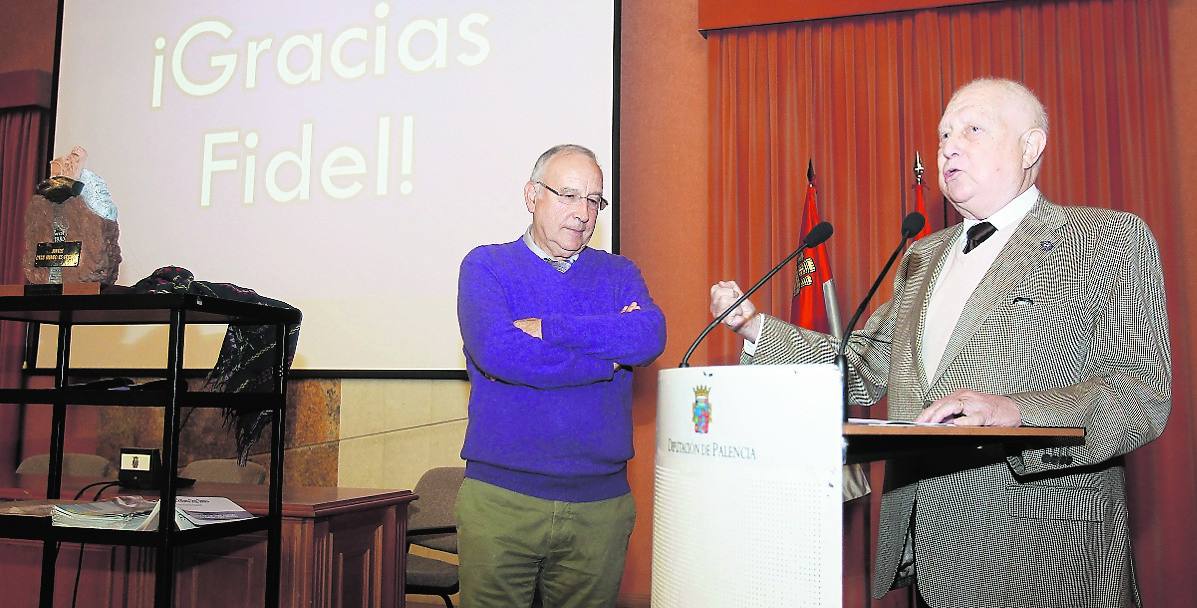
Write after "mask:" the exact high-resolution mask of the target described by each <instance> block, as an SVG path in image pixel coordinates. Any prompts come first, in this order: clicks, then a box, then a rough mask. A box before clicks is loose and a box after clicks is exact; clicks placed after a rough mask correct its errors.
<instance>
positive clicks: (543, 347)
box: [458, 258, 665, 388]
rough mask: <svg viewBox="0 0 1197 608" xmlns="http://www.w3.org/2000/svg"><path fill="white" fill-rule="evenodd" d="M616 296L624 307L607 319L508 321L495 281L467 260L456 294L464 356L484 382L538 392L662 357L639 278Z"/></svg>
mask: <svg viewBox="0 0 1197 608" xmlns="http://www.w3.org/2000/svg"><path fill="white" fill-rule="evenodd" d="M619 290H620V293H619V297H620V298H621V299H622V300H623V301H624V303H623V304H622V305H621V307H620V309H618V310H612V311H611V312H609V313H601V314H588V315H581V314H568V313H567V314H550V315H545V316H544V317H542V318H521V319H515V318H514V317H515V315H513V314H512V313H511V311H510V310H509V307H508V305H507V299H506V293H505V291H504V289H503V288H502V286H501V284H500V282H499V280H498V278H497V277H496V276H494V274H493V273H492V272H491V270H490V269H489V268H487V267H486V266H485V265H484V264H482V263H479V262H478V261H477V260H472V259H471V258H467V259H466V261H465V262H463V264H462V269H461V279H460V285H459V290H458V318H459V321H460V323H461V331H462V339H463V341H464V343H465V350H466V356H468V357H469V358H470V359H471V360H472V361H473V363H474V364H475V365H476V366H477V367H478V369H479V370H480V371H482V372H483V373H484V374H486V375H487V377H489V378H491V379H492V380H496V381H501V382H507V383H510V384H522V385H527V386H534V387H539V388H557V387H564V386H580V385H585V384H592V383H594V382H601V381H604V380H610V379H611V378H612V377H613V376H614V374H615V372H616V371H617V370H618V369H619V368H620V367H621V366H639V365H647V364H648V363H650V362H652V360H653V359H655V358H656V357H657V356H658V355H659V354H660V353H661V351H662V350H664V347H665V317H664V314H663V313H662V312H661V310H660V309H659V308H658V307H657V306H656V304H654V303H653V301H652V298H651V297H650V296H649V294H648V289H647V287H646V286H645V284H644V280H643V279H642V278H641V277H640V275H639V273H636V274H635V276H634V278H633V279H631V280H628V281H626V283H625V284H624V285H621V286H620V287H619Z"/></svg>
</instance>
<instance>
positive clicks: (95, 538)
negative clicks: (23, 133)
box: [0, 294, 301, 608]
mask: <svg viewBox="0 0 1197 608" xmlns="http://www.w3.org/2000/svg"><path fill="white" fill-rule="evenodd" d="M300 318H301V314H300V312H299V311H298V310H295V309H285V308H277V307H272V306H265V305H261V304H250V303H245V302H236V301H232V300H226V299H221V298H213V297H208V296H199V295H193V294H109V295H78V296H10V297H0V320H7V321H23V322H26V323H28V324H30V329H31V331H30V333H31V334H36V333H37V331H36V330H37V324H41V323H46V324H51V325H57V326H58V349H57V358H56V364H55V374H54V388H50V389H31V388H25V387H24V384H22V387H21V388H4V389H0V403H8V404H18V405H19V404H28V403H44V404H49V405H51V406H52V407H53V413H52V417H51V423H50V465H49V473H48V475H47V479H46V498H47V499H51V500H53V499H58V498H60V492H61V487H62V462H63V441H64V438H65V430H66V406H67V404H73V405H94V406H110V405H120V406H141V407H160V408H163V422H162V468H161V470H160V471H159V477H160V479H159V487H160V488H161V501H162V502H161V509H160V516H159V520H158V530H156V531H124V530H101V529H91V528H69V527H55V526H52V525H51V522H50V518H48V517H42V518H30V517H22V516H0V537H5V538H24V539H33V540H42V541H43V549H42V567H41V599H40V603H39V605H40V606H41V607H42V608H50V607H51V606H53V604H54V564H55V561H56V558H57V557H58V543H60V542H75V543H95V544H108V545H129V546H142V547H152V548H154V549H155V550H156V551H155V553H156V562H155V564H156V568H155V581H154V606H156V607H159V608H165V607H168V606H171V604H172V600H173V592H174V562H175V550H176V548H178V547H181V546H185V545H190V544H193V543H200V542H204V541H208V540H212V539H216V538H223V537H226V536H233V535H237V534H245V533H249V532H258V531H262V530H265V531H266V533H267V549H266V593H265V606H267V607H268V608H274V607H277V606H278V603H279V572H280V558H281V555H280V546H281V539H282V495H283V432H284V429H285V428H286V419H285V416H286V386H287V370H286V366H285V364H284V362H285V361H286V356H287V353H286V352H285V351H286V326H287V325H288V324H296V323H298V322H299V321H300ZM189 324H222V325H225V324H227V325H273V326H274V327H275V328H276V343H277V346H276V348H275V360H274V362H273V371H274V373H273V376H274V386H273V390H271V391H270V392H256V393H214V392H184V391H183V390H182V389H181V387H182V383H183V377H182V368H183V339H184V333H185V332H184V330H185V328H186V326H187V325H189ZM76 325H167V326H168V328H169V337H168V345H167V348H168V352H167V363H166V368H165V370H164V373H163V376H164V377H165V378H166V379H167V380H168V383H167V385H168V386H169V388H167V389H163V390H137V391H131V390H123V391H116V390H102V389H82V388H70V387H69V386H68V378H69V377H70V376H71V364H70V354H71V329H72V327H74V326H76ZM182 407H210V408H236V409H241V410H247V411H269V412H270V413H271V414H272V416H273V420H272V424H271V433H270V453H271V461H270V488H269V498H268V502H269V509H268V513H267V514H266V515H264V516H260V517H254V518H251V519H246V520H241V521H235V522H228V523H221V524H215V525H208V526H201V527H199V528H195V529H191V530H184V531H179V530H175V529H174V521H175V497H176V495H177V490H178V487H177V481H176V475H175V471H177V470H178V464H179V462H178V442H179V430H180V426H179V424H180V419H179V409H180V408H182Z"/></svg>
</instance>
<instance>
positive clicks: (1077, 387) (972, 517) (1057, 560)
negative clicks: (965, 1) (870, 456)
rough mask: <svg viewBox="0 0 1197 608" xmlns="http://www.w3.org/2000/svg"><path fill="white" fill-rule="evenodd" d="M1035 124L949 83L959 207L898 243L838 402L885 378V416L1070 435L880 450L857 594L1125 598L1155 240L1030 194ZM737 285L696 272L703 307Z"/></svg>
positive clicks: (751, 338)
mask: <svg viewBox="0 0 1197 608" xmlns="http://www.w3.org/2000/svg"><path fill="white" fill-rule="evenodd" d="M1047 138H1048V121H1047V114H1046V111H1045V110H1044V108H1043V105H1042V103H1040V101H1039V100H1038V99H1037V98H1036V97H1035V95H1034V94H1033V93H1032V92H1031V91H1030V90H1028V89H1027V88H1026V87H1025V86H1023V85H1022V84H1020V83H1017V82H1013V81H1010V80H998V79H981V80H976V81H973V82H971V83H969V84H967V85H965V86H963V87H961V88H960V89H959V90H957V91H956V93H955V94H954V95H953V96H952V98H951V100H950V101H949V102H948V105H947V107H946V108H945V110H944V113H943V117H942V118H941V120H940V123H939V142H940V143H939V154H938V157H939V185H940V189H941V190H942V191H943V193H944V195H945V196H946V197H947V199H948V200H949V201H950V202H951V203H952V205H953V206H954V207H955V208H956V210H957V211H959V212H960V214H961V215H963V216H964V221H963V222H962V223H960V224H957V225H954V226H950V227H948V228H946V229H944V230H941V231H939V232H937V233H935V234H932V235H930V236H928V237H924V238H922V239H920V240H918V241H916V242H915V243H914V244H913V245H911V246H910V248H909V249H908V250H907V251H906V253H905V255H904V257H903V258H902V262H901V264H900V265H899V267H898V271H897V273H896V276H895V278H894V294H893V299H892V300H891V301H890V302H888V303H886V304H883V305H881V306H880V307H879V308H878V309H877V311H876V312H874V313H873V315H872V316H871V317H870V318H869V320H868V322H867V323H866V324H865V327H864V328H863V329H862V330H860V331H856V332H853V333H852V335H851V336H850V337H849V338H848V340H849V343H848V345H847V356H848V364H849V378H848V382H849V390H850V395H851V399H852V400H853V402H855V403H861V404H871V403H874V402H876V401H877V400H878V399H880V398H881V397H882V396H883V395H888V398H889V401H888V403H889V413H890V417H891V418H894V419H900V420H918V421H921V422H947V423H951V424H956V425H998V426H1018V425H1031V426H1078V427H1085V428H1086V429H1087V436H1086V440H1085V444H1084V445H1082V446H1078V447H1071V448H1051V449H1047V450H1043V449H1039V450H1024V451H1010V452H1005V451H1003V450H1000V449H999V450H993V451H990V450H972V452H973V453H970V454H967V455H961V454H958V453H953V454H952V455H951V457H950V458H945V457H943V456H942V455H941V456H940V457H938V458H930V457H929V458H921V459H908V460H896V461H891V462H890V463H888V465H887V468H886V479H885V492H884V495H883V497H882V503H881V509H882V511H881V524H880V529H879V531H878V539H877V558H876V571H875V572H874V577H873V594H874V596H875V597H881V596H882V595H884V594H885V593H886V592H888V591H889V590H891V589H893V588H896V587H900V586H906V585H910V584H912V583H914V584H916V589H917V590H918V594H919V601H920V602H921V603H925V605H930V606H1026V607H1031V606H1086V607H1090V608H1094V607H1109V608H1121V607H1123V606H1134V605H1139V604H1140V599H1139V592H1138V588H1137V586H1136V583H1135V576H1134V568H1133V566H1132V564H1131V559H1132V558H1131V547H1130V532H1129V526H1128V521H1127V506H1126V478H1125V470H1124V467H1123V458H1122V457H1123V456H1124V455H1125V454H1126V453H1128V452H1130V451H1131V450H1134V449H1135V448H1138V447H1139V446H1142V445H1144V444H1146V443H1148V442H1149V441H1151V440H1153V439H1155V438H1156V437H1158V436H1159V435H1160V433H1161V432H1162V431H1163V429H1164V425H1165V423H1166V421H1167V419H1168V413H1169V410H1170V409H1171V398H1172V395H1171V373H1172V371H1171V354H1170V346H1169V341H1168V329H1167V327H1168V320H1167V314H1166V311H1165V304H1164V286H1163V277H1162V272H1161V269H1160V259H1159V251H1158V248H1157V246H1156V242H1155V239H1154V237H1153V236H1152V234H1151V231H1150V230H1149V229H1148V227H1147V226H1146V224H1144V222H1143V221H1142V220H1141V219H1139V218H1138V217H1135V216H1134V215H1131V214H1129V213H1124V212H1118V211H1112V210H1108V209H1097V208H1089V207H1065V206H1060V205H1056V204H1054V203H1052V202H1050V201H1049V200H1047V199H1046V198H1045V197H1044V196H1043V194H1042V193H1040V191H1039V189H1038V188H1037V187H1036V186H1035V181H1036V177H1037V176H1038V174H1039V170H1040V167H1041V163H1042V155H1043V151H1044V148H1045V146H1046V144H1047ZM739 295H740V291H739V287H738V286H737V285H736V284H735V283H734V282H730V281H725V282H720V283H718V284H716V285H714V286H712V288H711V310H712V313H715V314H717V313H720V312H722V311H723V310H724V309H725V308H726V307H727V306H729V305H731V304H732V302H733V301H734V300H735V299H736V298H737V297H738V296H739ZM726 323H727V324H728V325H729V326H731V327H732V329H734V330H735V331H736V332H737V333H739V334H740V335H741V336H743V337H744V339H745V351H746V353H745V358H746V359H748V360H750V361H751V362H752V363H755V364H770V363H774V364H776V363H828V362H831V361H832V357H833V355H834V353H835V351H836V347H837V346H838V341H837V340H836V339H835V338H833V337H831V336H827V335H823V334H819V333H816V332H812V331H809V330H806V329H803V328H799V327H794V326H792V325H789V324H787V323H785V322H783V321H781V320H779V319H776V318H773V317H771V316H768V315H765V314H757V312H756V309H755V307H754V306H753V305H752V304H751V303H747V302H746V303H745V304H743V305H742V306H741V307H740V309H738V310H736V311H735V312H734V313H733V314H731V315H729V317H728V318H727V320H726Z"/></svg>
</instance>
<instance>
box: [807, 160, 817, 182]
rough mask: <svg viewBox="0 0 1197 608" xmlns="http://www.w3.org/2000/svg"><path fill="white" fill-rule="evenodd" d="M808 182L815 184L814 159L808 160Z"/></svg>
mask: <svg viewBox="0 0 1197 608" xmlns="http://www.w3.org/2000/svg"><path fill="white" fill-rule="evenodd" d="M806 181H808V182H810V183H812V184H813V183H815V159H813V158H808V159H807V160H806Z"/></svg>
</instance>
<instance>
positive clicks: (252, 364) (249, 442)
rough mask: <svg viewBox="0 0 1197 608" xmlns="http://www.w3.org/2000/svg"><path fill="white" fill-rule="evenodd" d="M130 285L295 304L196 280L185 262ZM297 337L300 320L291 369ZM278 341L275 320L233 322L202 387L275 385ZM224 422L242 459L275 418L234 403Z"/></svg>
mask: <svg viewBox="0 0 1197 608" xmlns="http://www.w3.org/2000/svg"><path fill="white" fill-rule="evenodd" d="M129 291H131V292H133V293H190V294H196V295H204V296H212V297H215V298H224V299H227V300H235V301H238V302H249V303H253V304H264V305H267V306H275V307H278V308H289V309H294V308H295V307H293V306H291V305H290V304H287V303H286V302H283V301H280V300H275V299H272V298H267V297H265V296H262V295H259V294H258V292H256V291H254V290H252V289H248V288H245V287H240V286H238V285H233V284H232V283H211V282H208V281H197V280H195V275H194V274H192V272H191V271H190V270H187V269H186V268H180V267H178V266H165V267H163V268H159V269H158V270H155V271H154V272H153V273H151V274H150V276H148V277H146V278H144V279H142V280H140V281H138V282H137V283H136V284H134V285H133V286H132V287H130V288H129ZM298 343H299V324H298V323H296V324H294V325H288V326H287V327H286V337H285V345H284V348H285V349H286V350H285V353H286V355H285V357H284V361H283V365H284V367H285V369H287V370H289V369H291V362H292V360H293V359H294V358H295V347H296V345H297V344H298ZM276 345H277V342H276V330H275V326H273V325H229V326H228V329H227V330H226V331H225V334H224V342H223V343H221V345H220V354H219V355H217V357H216V365H215V366H213V368H212V371H211V372H209V373H208V375H207V377H206V378H205V379H204V390H207V391H213V392H259V391H269V390H272V388H273V385H274V369H273V366H274V363H275V357H274V350H275V347H276ZM223 416H224V423H225V426H226V427H228V428H231V429H232V430H233V432H234V434H235V436H236V440H237V458H238V459H239V460H240V462H241V464H242V465H244V464H245V461H246V459H247V458H248V457H249V450H250V448H252V447H253V444H254V443H255V442H257V440H258V438H259V437H260V436H261V434H262V430H263V429H264V428H265V427H266V425H267V424H268V423H269V422H270V421H271V418H272V416H271V413H270V412H268V411H260V412H247V411H241V410H236V409H225V410H224V411H223Z"/></svg>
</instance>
